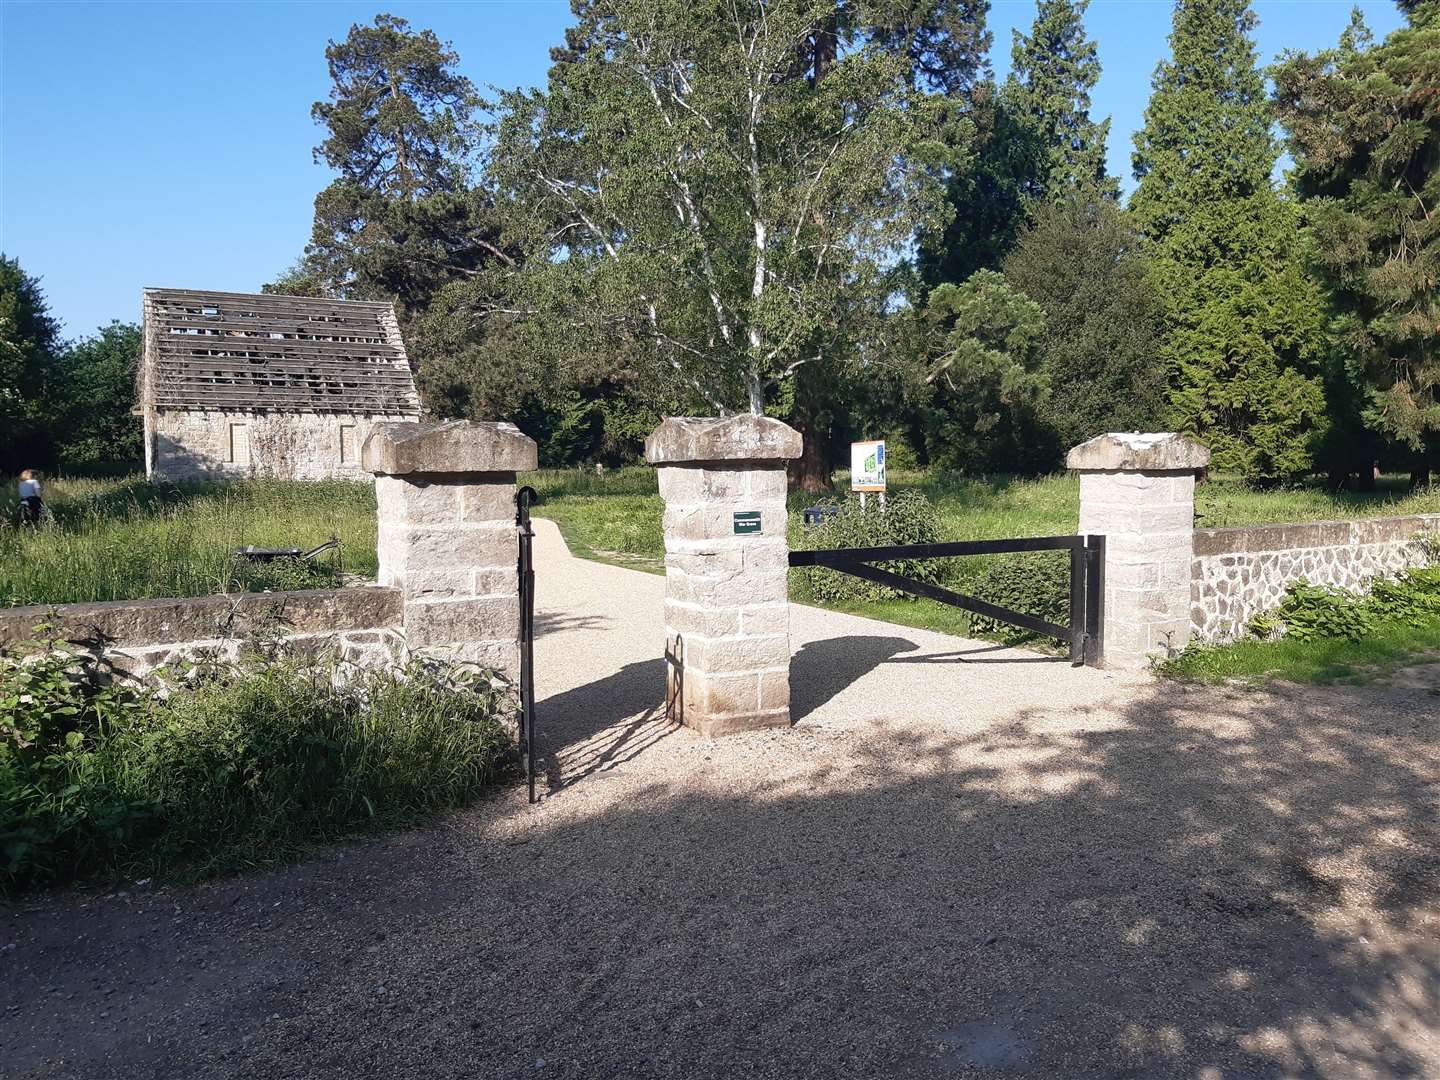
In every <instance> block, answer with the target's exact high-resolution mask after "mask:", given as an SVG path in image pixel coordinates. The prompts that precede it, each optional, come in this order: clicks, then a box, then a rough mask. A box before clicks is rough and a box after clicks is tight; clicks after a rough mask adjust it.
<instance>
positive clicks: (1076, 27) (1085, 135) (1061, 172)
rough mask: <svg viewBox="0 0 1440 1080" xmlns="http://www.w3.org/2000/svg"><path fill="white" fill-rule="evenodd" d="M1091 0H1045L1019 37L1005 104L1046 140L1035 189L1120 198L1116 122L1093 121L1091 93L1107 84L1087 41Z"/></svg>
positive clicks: (1041, 141) (1050, 193)
mask: <svg viewBox="0 0 1440 1080" xmlns="http://www.w3.org/2000/svg"><path fill="white" fill-rule="evenodd" d="M1089 6H1090V0H1039V6H1038V8H1037V10H1036V13H1035V23H1034V25H1033V26H1032V27H1031V28H1030V33H1029V34H1022V33H1021V32H1020V31H1019V30H1016V31H1014V35H1015V36H1014V44H1013V45H1012V47H1011V50H1010V57H1011V67H1010V77H1009V79H1007V80H1006V83H1005V98H1006V100H1007V102H1008V103H1009V105H1010V109H1011V112H1012V113H1013V115H1014V116H1015V118H1016V119H1017V120H1018V121H1019V123H1020V124H1022V125H1023V126H1025V127H1027V128H1029V129H1031V130H1033V131H1034V132H1035V133H1036V135H1037V137H1038V140H1039V145H1040V147H1041V148H1042V149H1041V154H1042V157H1041V160H1040V161H1039V162H1037V165H1038V168H1037V175H1036V177H1035V181H1034V185H1035V187H1036V188H1037V189H1038V194H1041V195H1043V196H1047V197H1051V198H1053V197H1056V196H1060V195H1065V194H1073V193H1079V192H1085V193H1087V194H1089V193H1093V194H1100V195H1104V196H1107V197H1109V198H1112V199H1113V198H1117V197H1118V196H1119V194H1120V184H1119V181H1118V180H1116V179H1115V177H1113V176H1110V175H1109V173H1108V172H1107V171H1106V168H1105V140H1106V138H1107V136H1108V135H1109V132H1110V119H1109V118H1108V117H1107V118H1105V119H1104V120H1101V121H1099V122H1098V123H1097V122H1096V121H1094V120H1092V119H1090V91H1091V89H1093V88H1094V86H1095V83H1096V82H1097V81H1098V80H1099V78H1100V60H1099V58H1098V57H1097V56H1096V54H1095V42H1094V41H1091V40H1089V39H1088V38H1087V37H1086V36H1085V24H1084V21H1083V20H1084V15H1085V9H1086V8H1087V7H1089Z"/></svg>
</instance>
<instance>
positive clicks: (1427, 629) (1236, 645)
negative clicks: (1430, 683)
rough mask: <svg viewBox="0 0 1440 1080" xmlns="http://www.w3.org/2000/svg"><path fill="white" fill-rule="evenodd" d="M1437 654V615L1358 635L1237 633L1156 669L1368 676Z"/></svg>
mask: <svg viewBox="0 0 1440 1080" xmlns="http://www.w3.org/2000/svg"><path fill="white" fill-rule="evenodd" d="M1437 659H1440V620H1434V621H1427V622H1425V623H1423V624H1421V625H1418V626H1417V625H1412V624H1410V623H1407V622H1402V621H1398V620H1390V621H1386V622H1381V623H1379V624H1377V625H1376V626H1375V628H1374V629H1373V631H1371V632H1370V633H1368V634H1367V635H1366V636H1365V637H1364V638H1362V639H1361V640H1359V641H1350V640H1348V639H1346V638H1316V639H1312V640H1309V641H1298V640H1295V639H1293V638H1279V639H1278V640H1273V641H1260V640H1256V639H1242V640H1240V641H1236V642H1232V643H1231V644H1228V645H1197V646H1193V647H1191V648H1189V649H1186V650H1185V651H1184V652H1183V653H1181V654H1180V655H1178V656H1175V657H1172V658H1171V659H1169V660H1166V661H1165V662H1163V663H1162V664H1160V665H1159V667H1158V669H1157V670H1158V672H1159V673H1160V674H1161V675H1165V676H1168V677H1170V678H1176V679H1192V680H1195V681H1197V682H1205V683H1223V682H1230V681H1241V682H1252V683H1258V682H1270V681H1281V680H1283V681H1285V682H1294V683H1315V684H1325V683H1339V682H1369V681H1371V680H1373V679H1376V678H1379V677H1382V676H1384V675H1386V674H1388V673H1390V672H1392V671H1395V670H1397V669H1399V668H1402V667H1409V666H1412V665H1414V664H1424V663H1430V662H1433V661H1435V660H1437Z"/></svg>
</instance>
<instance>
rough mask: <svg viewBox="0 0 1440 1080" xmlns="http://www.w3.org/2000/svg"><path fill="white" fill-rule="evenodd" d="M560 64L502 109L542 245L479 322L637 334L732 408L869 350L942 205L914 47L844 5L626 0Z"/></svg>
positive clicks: (640, 354)
mask: <svg viewBox="0 0 1440 1080" xmlns="http://www.w3.org/2000/svg"><path fill="white" fill-rule="evenodd" d="M556 60H557V63H556V64H555V66H554V68H553V69H552V71H551V74H550V80H549V85H548V87H547V88H546V89H545V90H542V91H535V92H531V93H522V92H519V91H517V92H513V93H508V94H505V95H503V97H502V99H501V101H500V102H499V110H498V112H499V118H500V119H499V123H498V128H497V138H496V145H495V152H494V155H493V158H492V176H493V177H494V178H495V179H496V181H497V182H498V183H499V185H500V187H501V189H502V190H503V191H504V192H505V194H506V197H507V198H508V199H511V200H513V201H514V204H515V205H517V206H521V207H523V208H524V214H523V216H522V217H520V218H519V219H518V220H517V221H516V222H514V223H513V224H514V233H515V237H516V240H517V242H519V243H520V245H521V246H522V248H523V249H524V250H526V251H527V253H528V255H529V257H528V258H527V259H526V260H525V261H524V267H523V269H522V270H520V271H518V272H517V273H516V274H515V276H514V280H513V288H511V289H510V290H509V291H508V293H507V298H506V299H505V301H503V302H500V303H497V304H496V305H495V306H494V308H493V309H492V310H491V311H489V312H482V315H487V314H488V315H505V316H509V317H512V318H515V317H518V318H522V319H524V320H526V321H527V322H528V323H529V324H531V325H532V327H535V328H536V329H537V332H539V333H541V334H544V335H547V336H549V337H551V338H552V340H553V339H554V336H555V335H557V334H558V335H559V336H560V339H561V342H563V345H564V347H566V348H568V349H570V350H572V351H574V352H584V351H586V350H595V349H611V348H623V349H624V350H625V351H626V352H627V354H628V355H630V356H632V357H637V358H639V360H640V362H643V363H645V364H648V365H652V366H654V367H656V368H659V369H663V370H665V371H666V372H668V373H669V374H670V376H671V377H672V378H673V379H675V380H677V381H678V382H679V383H680V384H682V385H683V386H684V387H685V388H686V389H687V390H688V391H689V392H690V393H692V394H693V395H694V396H695V397H696V398H697V399H698V400H699V401H702V402H704V403H705V405H706V407H708V408H710V409H713V410H715V411H717V412H721V413H724V412H728V411H745V410H748V411H750V412H752V413H757V414H758V413H762V412H764V411H765V409H766V408H767V406H773V405H775V404H776V403H777V401H779V400H780V399H781V398H782V397H783V395H784V394H785V392H786V391H787V388H788V387H790V386H792V385H793V377H794V376H795V375H796V373H797V372H798V371H799V370H800V369H802V368H803V367H805V366H806V365H820V364H829V363H842V362H844V361H845V360H847V359H852V358H854V357H855V355H856V349H857V342H858V340H859V336H860V332H861V327H862V326H863V325H864V324H865V322H866V320H867V319H873V318H876V317H880V316H882V315H883V314H884V311H885V309H886V306H887V304H888V303H890V302H891V300H892V292H893V290H892V288H891V285H890V275H891V272H892V270H893V269H894V267H895V266H896V265H897V264H898V263H899V262H900V261H901V259H902V258H903V257H904V256H905V255H906V253H907V251H908V249H909V246H910V245H911V243H912V242H913V238H914V237H915V236H916V235H917V234H925V233H926V232H928V231H930V230H933V229H934V228H935V227H936V226H937V225H938V224H939V223H940V221H941V218H942V214H943V211H942V206H943V203H942V200H941V198H940V190H939V187H940V185H939V180H938V170H937V169H936V168H934V166H935V165H936V164H937V162H938V161H939V158H940V157H941V156H942V155H943V154H944V152H945V151H944V150H943V149H942V146H941V143H940V141H939V139H938V138H937V131H938V123H939V117H938V115H937V108H936V102H935V100H934V99H933V98H932V97H931V96H928V95H927V94H926V93H925V92H924V90H923V89H921V88H920V87H918V86H917V81H916V79H915V77H914V68H913V65H912V61H911V58H910V57H909V56H908V55H907V53H906V50H904V49H897V48H895V47H894V43H893V42H890V41H886V40H881V38H880V35H878V34H872V35H868V36H867V35H865V34H863V33H860V32H858V31H855V30H847V28H846V25H845V20H844V19H843V18H841V13H839V11H838V9H837V6H836V4H835V3H834V0H831V2H830V3H821V2H807V0H699V2H691V0H620V2H618V3H615V4H612V5H607V6H606V9H605V12H604V14H603V15H596V16H595V17H594V19H593V21H592V23H591V25H590V27H589V33H588V36H587V40H586V42H585V44H584V47H583V48H570V49H567V50H564V51H563V52H557V55H556ZM822 75H823V77H819V76H822Z"/></svg>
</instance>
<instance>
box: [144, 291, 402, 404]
mask: <svg viewBox="0 0 1440 1080" xmlns="http://www.w3.org/2000/svg"><path fill="white" fill-rule="evenodd" d="M144 309H145V355H144V362H143V364H142V367H141V393H142V401H143V403H144V404H145V405H146V406H147V407H158V408H166V409H217V410H236V409H238V410H249V411H269V412H330V413H335V412H339V413H359V414H370V415H386V416H418V415H419V414H420V401H419V397H418V396H417V394H416V392H415V380H414V377H413V375H412V373H411V370H410V363H409V360H408V359H407V357H406V355H405V343H404V342H403V341H402V340H401V338H400V326H399V323H398V322H397V321H396V318H395V310H394V308H393V307H392V306H391V305H390V304H388V303H384V302H375V301H369V300H325V299H317V298H313V297H307V296H279V295H275V294H269V293H258V294H257V293H228V292H208V291H202V290H199V289H146V290H145V298H144Z"/></svg>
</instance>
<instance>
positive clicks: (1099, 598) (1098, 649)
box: [1085, 536, 1105, 667]
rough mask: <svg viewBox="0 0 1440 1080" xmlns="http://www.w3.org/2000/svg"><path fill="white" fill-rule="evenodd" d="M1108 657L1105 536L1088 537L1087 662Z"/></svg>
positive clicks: (1096, 662) (1097, 662) (1097, 664)
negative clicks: (1106, 650)
mask: <svg viewBox="0 0 1440 1080" xmlns="http://www.w3.org/2000/svg"><path fill="white" fill-rule="evenodd" d="M1104 661H1105V537H1104V536H1087V537H1086V538H1085V663H1087V664H1089V665H1090V666H1091V667H1100V666H1101V665H1102V664H1103V663H1104Z"/></svg>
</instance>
